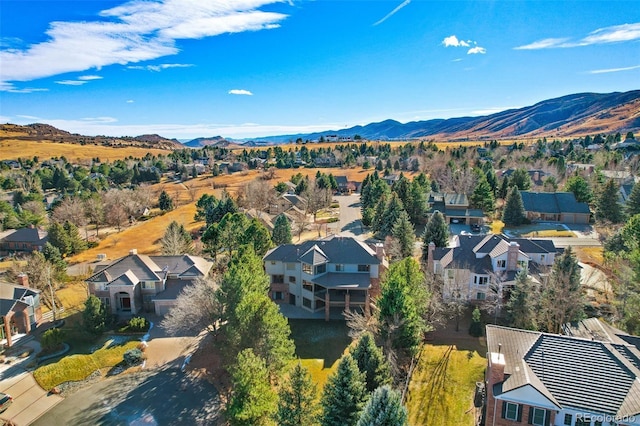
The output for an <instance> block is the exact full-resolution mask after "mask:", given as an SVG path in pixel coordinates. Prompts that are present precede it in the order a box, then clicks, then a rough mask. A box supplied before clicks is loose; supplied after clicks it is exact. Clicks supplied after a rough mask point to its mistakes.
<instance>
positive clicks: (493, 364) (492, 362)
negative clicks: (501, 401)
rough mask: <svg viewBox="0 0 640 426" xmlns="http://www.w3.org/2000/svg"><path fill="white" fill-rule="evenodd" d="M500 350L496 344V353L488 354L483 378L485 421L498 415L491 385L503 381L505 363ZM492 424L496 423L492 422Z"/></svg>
mask: <svg viewBox="0 0 640 426" xmlns="http://www.w3.org/2000/svg"><path fill="white" fill-rule="evenodd" d="M501 350H502V345H500V344H498V352H497V353H496V352H491V353H490V354H488V355H489V356H488V358H489V365H488V368H487V371H486V377H485V380H486V385H487V387H486V389H487V400H486V402H485V407H486V408H487V413H486V418H487V419H495V418H496V416H499V415H500V414H499V413H500V411H499V410H500V407H499V406H498V404H496V400H495V396H494V395H493V385H495V384H496V383H500V382H502V381H504V366H505V361H504V354H503V353H502V352H501ZM498 418H499V417H498ZM493 424H498V423H495V422H494V423H493Z"/></svg>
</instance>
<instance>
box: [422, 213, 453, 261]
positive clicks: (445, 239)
mask: <svg viewBox="0 0 640 426" xmlns="http://www.w3.org/2000/svg"><path fill="white" fill-rule="evenodd" d="M422 242H423V245H422V253H423V257H424V258H425V259H426V258H427V253H428V249H429V243H430V242H433V243H434V244H435V245H436V247H446V246H447V244H449V227H448V226H447V224H446V222H445V221H444V216H443V215H442V213H440V212H439V211H437V210H436V211H435V212H433V213H432V214H431V216H430V217H429V221H428V222H427V226H425V228H424V233H423V234H422Z"/></svg>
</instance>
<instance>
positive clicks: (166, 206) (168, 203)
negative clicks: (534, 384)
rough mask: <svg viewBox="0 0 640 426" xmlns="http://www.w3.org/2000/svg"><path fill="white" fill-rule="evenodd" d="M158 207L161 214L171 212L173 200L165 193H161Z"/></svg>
mask: <svg viewBox="0 0 640 426" xmlns="http://www.w3.org/2000/svg"><path fill="white" fill-rule="evenodd" d="M158 207H160V210H162V211H163V212H167V211H169V210H173V200H172V199H171V197H170V196H169V194H167V191H162V192H161V193H160V197H159V198H158Z"/></svg>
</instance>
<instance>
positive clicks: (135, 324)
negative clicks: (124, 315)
mask: <svg viewBox="0 0 640 426" xmlns="http://www.w3.org/2000/svg"><path fill="white" fill-rule="evenodd" d="M148 328H149V321H147V320H146V319H145V318H142V317H134V318H131V319H130V320H129V331H147V329H148Z"/></svg>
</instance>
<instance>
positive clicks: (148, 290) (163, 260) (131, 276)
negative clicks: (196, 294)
mask: <svg viewBox="0 0 640 426" xmlns="http://www.w3.org/2000/svg"><path fill="white" fill-rule="evenodd" d="M212 266H213V264H212V263H211V262H209V261H207V260H206V259H203V258H201V257H198V256H191V255H188V254H185V255H179V256H147V255H143V254H138V252H137V250H135V249H133V250H131V251H130V252H129V255H128V256H125V257H122V258H120V259H118V260H115V261H114V262H111V263H109V264H106V265H100V266H98V267H97V268H96V270H95V271H94V273H93V275H92V276H91V277H89V278H88V279H87V284H88V287H89V293H90V294H92V295H94V296H96V297H98V298H99V299H100V300H101V301H102V303H103V304H104V305H105V306H106V307H107V309H109V310H110V311H111V312H112V313H113V314H117V315H127V314H131V315H133V314H136V313H138V312H141V311H145V312H155V313H156V314H157V315H164V314H166V313H167V312H168V311H169V309H171V308H172V307H173V306H175V301H176V298H177V297H178V295H179V294H180V292H181V291H182V289H183V288H184V287H185V286H187V285H189V284H191V283H192V282H193V281H194V280H196V279H198V278H205V277H207V275H208V274H209V271H211V268H212Z"/></svg>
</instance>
